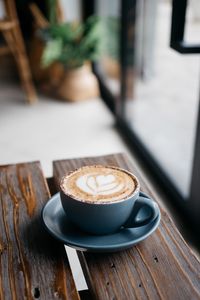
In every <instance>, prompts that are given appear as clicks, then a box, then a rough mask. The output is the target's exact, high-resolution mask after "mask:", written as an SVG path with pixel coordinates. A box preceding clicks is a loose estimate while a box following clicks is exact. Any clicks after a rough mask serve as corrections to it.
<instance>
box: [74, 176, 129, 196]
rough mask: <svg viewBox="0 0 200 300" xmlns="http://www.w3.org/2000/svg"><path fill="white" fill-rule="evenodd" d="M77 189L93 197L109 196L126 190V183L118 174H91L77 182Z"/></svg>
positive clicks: (81, 177)
mask: <svg viewBox="0 0 200 300" xmlns="http://www.w3.org/2000/svg"><path fill="white" fill-rule="evenodd" d="M76 185H77V187H78V188H79V189H80V190H82V191H83V192H85V193H88V194H91V195H109V194H111V193H117V192H119V191H121V190H123V189H124V185H125V183H124V182H123V181H122V180H121V178H119V176H116V174H107V175H101V174H99V173H95V172H94V173H89V174H84V175H82V176H80V177H79V178H78V179H77V180H76Z"/></svg>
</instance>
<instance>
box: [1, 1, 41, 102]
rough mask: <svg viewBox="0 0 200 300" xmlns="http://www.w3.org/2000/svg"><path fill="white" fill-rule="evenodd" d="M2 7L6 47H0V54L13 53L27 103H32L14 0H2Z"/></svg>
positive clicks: (29, 75) (34, 96) (28, 71)
mask: <svg viewBox="0 0 200 300" xmlns="http://www.w3.org/2000/svg"><path fill="white" fill-rule="evenodd" d="M4 7H5V13H6V17H5V18H4V19H3V20H1V21H0V32H2V34H3V37H4V39H5V41H6V43H7V47H3V48H2V49H0V54H1V55H3V54H7V52H8V51H10V52H11V53H12V54H13V56H14V58H15V61H16V64H17V67H18V70H19V75H20V78H21V82H22V85H23V87H24V89H25V91H26V94H27V100H28V102H29V103H33V102H35V101H36V99H37V97H36V92H35V87H34V84H33V81H32V75H31V71H30V67H29V62H28V57H27V54H26V49H25V44H24V40H23V37H22V33H21V29H20V26H19V21H18V16H17V12H16V7H15V3H14V0H4Z"/></svg>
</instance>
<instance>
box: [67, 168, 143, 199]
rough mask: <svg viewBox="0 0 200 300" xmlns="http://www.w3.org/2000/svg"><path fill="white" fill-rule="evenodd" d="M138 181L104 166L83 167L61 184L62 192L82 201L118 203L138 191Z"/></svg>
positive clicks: (116, 169)
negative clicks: (117, 201)
mask: <svg viewBox="0 0 200 300" xmlns="http://www.w3.org/2000/svg"><path fill="white" fill-rule="evenodd" d="M136 186H137V183H136V180H135V178H134V177H133V176H131V174H129V173H128V172H126V171H124V170H121V169H118V168H115V167H104V166H99V165H96V166H86V167H82V168H80V169H78V170H76V171H74V172H73V173H71V174H70V175H67V176H65V177H64V178H63V179H62V182H61V188H62V190H63V191H64V192H65V193H66V194H68V195H70V196H72V197H74V198H75V199H78V200H81V201H91V202H96V201H98V202H99V201H102V202H108V201H116V200H122V199H126V198H127V197H129V196H130V195H131V194H132V193H133V192H134V191H135V189H136Z"/></svg>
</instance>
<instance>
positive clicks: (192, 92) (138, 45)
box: [125, 0, 200, 196]
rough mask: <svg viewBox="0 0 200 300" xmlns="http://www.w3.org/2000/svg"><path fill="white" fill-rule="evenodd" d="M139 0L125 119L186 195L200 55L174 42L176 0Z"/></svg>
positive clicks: (194, 124) (191, 151)
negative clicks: (180, 48)
mask: <svg viewBox="0 0 200 300" xmlns="http://www.w3.org/2000/svg"><path fill="white" fill-rule="evenodd" d="M138 2H139V5H138V9H137V20H136V28H137V34H136V41H135V49H136V55H135V73H136V74H137V79H135V78H134V97H131V98H128V99H126V100H127V101H126V107H125V111H126V119H127V120H128V121H129V124H130V125H131V127H132V128H133V130H134V131H135V132H136V133H137V135H138V136H139V138H140V139H141V140H142V142H143V143H144V145H145V146H146V147H147V149H148V150H149V151H150V152H151V154H152V155H153V156H154V158H155V159H156V160H157V162H158V163H159V165H160V166H161V167H162V168H163V169H164V171H165V172H166V173H167V175H168V176H169V177H170V179H171V180H172V181H173V182H174V184H175V185H176V186H177V188H178V189H179V190H180V192H181V193H182V194H183V196H187V195H188V192H189V187H190V178H191V167H192V160H193V147H194V139H195V129H196V119H197V111H198V104H199V75H200V74H199V55H181V54H179V53H178V52H176V51H175V50H173V49H171V48H170V47H169V43H170V29H171V1H167V0H159V1H158V0H151V1H149V0H143V1H138ZM190 26H191V27H192V23H191V24H190ZM197 26H198V28H199V29H200V21H195V30H194V34H195V32H196V27H197ZM192 32H193V30H190V37H191V38H192ZM130 42H133V41H130ZM132 80H133V79H132Z"/></svg>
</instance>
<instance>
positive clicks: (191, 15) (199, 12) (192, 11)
mask: <svg viewBox="0 0 200 300" xmlns="http://www.w3.org/2000/svg"><path fill="white" fill-rule="evenodd" d="M199 24H200V1H199V0H192V1H191V0H190V1H188V5H187V13H186V25H185V38H184V39H185V41H187V42H188V43H193V44H198V45H200V26H199Z"/></svg>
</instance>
